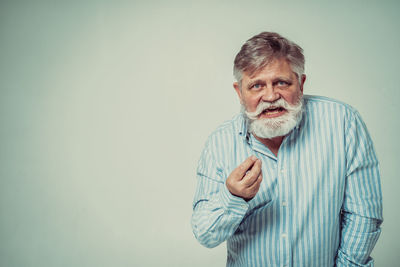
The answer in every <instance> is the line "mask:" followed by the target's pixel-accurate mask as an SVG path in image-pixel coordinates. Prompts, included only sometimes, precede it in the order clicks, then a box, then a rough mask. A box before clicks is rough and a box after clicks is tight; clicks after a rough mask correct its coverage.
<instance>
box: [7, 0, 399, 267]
mask: <svg viewBox="0 0 400 267" xmlns="http://www.w3.org/2000/svg"><path fill="white" fill-rule="evenodd" d="M276 2H277V1H220V2H219V3H215V2H211V1H210V2H207V1H202V2H200V1H199V3H197V2H190V1H167V2H165V3H164V2H154V1H153V2H151V1H150V2H149V1H147V2H145V1H143V2H137V1H113V2H112V3H111V2H108V1H26V2H22V1H1V2H0V127H1V128H0V148H1V149H0V266H2V267H3V266H4V267H13V266H15V267H17V266H18V267H21V266H22V267H28V266H32V267H33V266H34V267H47V266H49V267H50V266H51V267H54V266H78V267H80V266H82V267H89V266H96V267H100V266H116V267H119V266H224V264H225V257H226V251H225V245H224V244H223V245H221V246H219V247H218V248H215V249H212V250H210V249H206V248H203V247H201V246H200V245H199V244H198V243H197V241H196V240H195V238H194V237H193V235H192V232H191V228H190V216H191V203H192V198H193V194H194V189H195V168H196V165H197V160H198V158H199V156H200V152H201V149H202V147H203V145H204V142H205V140H206V138H207V136H208V135H209V134H210V132H211V131H212V130H213V129H215V127H216V126H217V125H219V124H220V123H221V122H223V121H224V120H227V119H229V118H231V117H232V116H233V115H234V114H236V113H237V112H238V111H239V102H238V100H237V97H236V94H235V92H234V90H233V88H232V82H233V77H232V62H233V58H234V56H235V54H236V53H237V52H238V50H239V49H240V46H241V44H242V43H243V42H244V41H245V40H247V39H248V38H250V37H251V36H253V35H254V34H257V33H259V32H261V31H265V30H271V31H277V32H279V33H281V34H282V35H284V36H286V37H288V38H289V39H292V40H294V41H295V42H297V43H298V44H299V45H301V46H302V47H303V48H304V50H305V55H306V61H307V62H306V73H307V74H308V79H307V82H306V85H305V92H306V93H308V94H318V95H325V96H329V97H333V98H337V99H340V100H342V101H345V102H347V103H349V104H351V105H353V106H354V107H356V108H357V109H358V110H359V111H360V113H361V114H362V116H363V118H364V120H365V122H366V123H367V125H368V128H369V130H370V133H371V135H372V137H373V139H374V142H375V147H376V150H377V153H378V156H379V158H380V160H381V169H382V184H383V194H384V205H385V206H384V207H385V209H384V217H385V222H384V225H383V234H382V235H381V238H380V240H379V241H378V244H377V246H376V248H375V250H374V252H373V256H374V258H375V260H376V266H398V262H399V248H400V247H399V242H398V240H399V238H400V236H399V231H398V227H396V226H397V224H398V221H399V219H400V218H399V209H398V205H399V204H398V200H397V197H396V196H397V195H398V193H397V188H398V187H399V179H398V173H399V172H400V170H399V166H400V164H399V149H400V147H399V142H398V137H397V136H398V133H397V132H398V131H399V129H400V125H399V118H398V114H399V111H400V110H399V106H398V105H397V103H398V100H399V97H400V90H399V87H398V77H399V74H398V70H399V62H400V56H399V47H400V31H399V26H400V25H399V24H400V23H399V22H400V21H399V17H398V14H399V11H400V4H399V2H395V1H393V2H389V1H343V2H341V1H339V2H338V1H335V2H333V1H326V2H325V1H301V2H300V1H280V2H279V3H276Z"/></svg>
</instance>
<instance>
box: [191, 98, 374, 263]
mask: <svg viewBox="0 0 400 267" xmlns="http://www.w3.org/2000/svg"><path fill="white" fill-rule="evenodd" d="M304 104H305V111H304V112H305V113H304V115H303V119H302V121H301V122H300V123H299V125H298V126H297V127H296V128H295V129H293V130H292V131H291V132H290V133H289V134H288V135H287V136H286V137H285V138H284V140H283V142H282V144H281V146H280V148H279V152H278V156H277V157H276V156H275V155H274V154H273V153H272V152H271V151H270V150H269V149H268V148H267V147H266V146H265V145H263V144H262V143H261V142H259V141H258V140H257V139H255V138H254V136H253V135H251V134H249V133H248V132H247V126H246V123H245V120H244V118H243V116H242V115H237V116H236V117H234V118H233V119H232V120H231V121H228V122H225V123H224V124H222V125H221V126H220V127H219V128H218V129H217V130H215V131H214V132H213V133H212V134H211V135H210V137H209V138H208V140H207V142H206V145H205V148H204V150H203V152H202V155H201V158H200V160H199V164H198V169H197V189H196V193H195V197H194V203H193V215H192V228H193V232H194V234H195V236H196V238H197V239H198V240H199V242H200V243H201V244H203V245H204V246H206V247H210V248H211V247H215V246H217V245H219V244H220V243H222V242H224V241H227V250H228V255H227V266H263V267H264V266H280V267H282V266H293V267H299V266H304V267H313V266H315V267H325V266H338V267H339V266H373V259H372V258H370V257H369V255H370V253H371V251H372V249H373V247H374V245H375V243H376V241H377V240H378V237H379V234H380V231H381V230H380V225H381V223H382V195H381V187H380V174H379V166H378V160H377V157H376V154H375V151H374V148H373V144H372V141H371V138H370V136H369V134H368V131H367V129H366V127H365V124H364V122H363V121H362V119H361V117H360V115H359V113H358V112H357V111H356V110H355V109H354V108H352V107H350V106H349V105H346V104H344V103H341V102H339V101H336V100H332V99H329V98H325V97H318V96H306V95H305V96H304ZM251 155H255V156H256V157H257V158H259V159H261V161H262V173H263V181H262V183H261V186H260V189H259V191H258V193H257V195H256V196H255V197H254V198H253V199H252V200H250V201H249V202H246V201H245V200H243V199H242V198H239V197H236V196H233V195H232V194H231V193H230V192H229V191H228V189H227V187H226V185H225V180H226V178H227V177H228V176H229V174H230V173H231V172H232V171H233V170H234V169H235V168H236V167H237V166H238V165H240V164H241V163H242V162H243V161H244V160H245V159H246V158H247V157H249V156H251Z"/></svg>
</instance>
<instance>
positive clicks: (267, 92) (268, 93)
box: [262, 85, 281, 102]
mask: <svg viewBox="0 0 400 267" xmlns="http://www.w3.org/2000/svg"><path fill="white" fill-rule="evenodd" d="M262 94H263V95H262V100H263V101H265V102H274V101H276V100H278V99H279V98H280V97H281V96H280V94H279V93H277V92H276V91H275V89H274V88H273V86H271V85H268V86H265V88H264V90H263V92H262Z"/></svg>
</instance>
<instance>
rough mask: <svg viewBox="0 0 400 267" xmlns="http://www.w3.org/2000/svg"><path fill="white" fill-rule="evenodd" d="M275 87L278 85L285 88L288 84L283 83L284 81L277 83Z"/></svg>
mask: <svg viewBox="0 0 400 267" xmlns="http://www.w3.org/2000/svg"><path fill="white" fill-rule="evenodd" d="M276 85H278V86H287V85H289V83H287V82H285V81H278V82H277V83H276Z"/></svg>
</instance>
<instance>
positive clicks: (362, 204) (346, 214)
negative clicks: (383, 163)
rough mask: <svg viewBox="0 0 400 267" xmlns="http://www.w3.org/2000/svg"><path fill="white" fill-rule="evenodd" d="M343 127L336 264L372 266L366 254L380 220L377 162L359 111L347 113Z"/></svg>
mask: <svg viewBox="0 0 400 267" xmlns="http://www.w3.org/2000/svg"><path fill="white" fill-rule="evenodd" d="M346 128H347V131H346V153H347V158H346V160H347V175H346V189H345V196H344V202H343V205H342V219H341V226H342V229H341V240H340V247H339V250H338V254H337V258H336V266H337V267H340V266H373V259H372V258H371V257H370V256H369V255H370V254H371V251H372V249H373V248H374V246H375V244H376V242H377V240H378V238H379V235H380V232H381V229H380V225H381V223H382V221H383V219H382V193H381V186H380V173H379V164H378V160H377V157H376V154H375V151H374V148H373V144H372V141H371V138H370V136H369V134H368V131H367V129H366V127H365V124H364V122H363V121H362V119H361V117H360V116H359V114H358V112H355V113H354V114H351V115H350V118H349V122H348V125H347V127H346Z"/></svg>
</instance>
